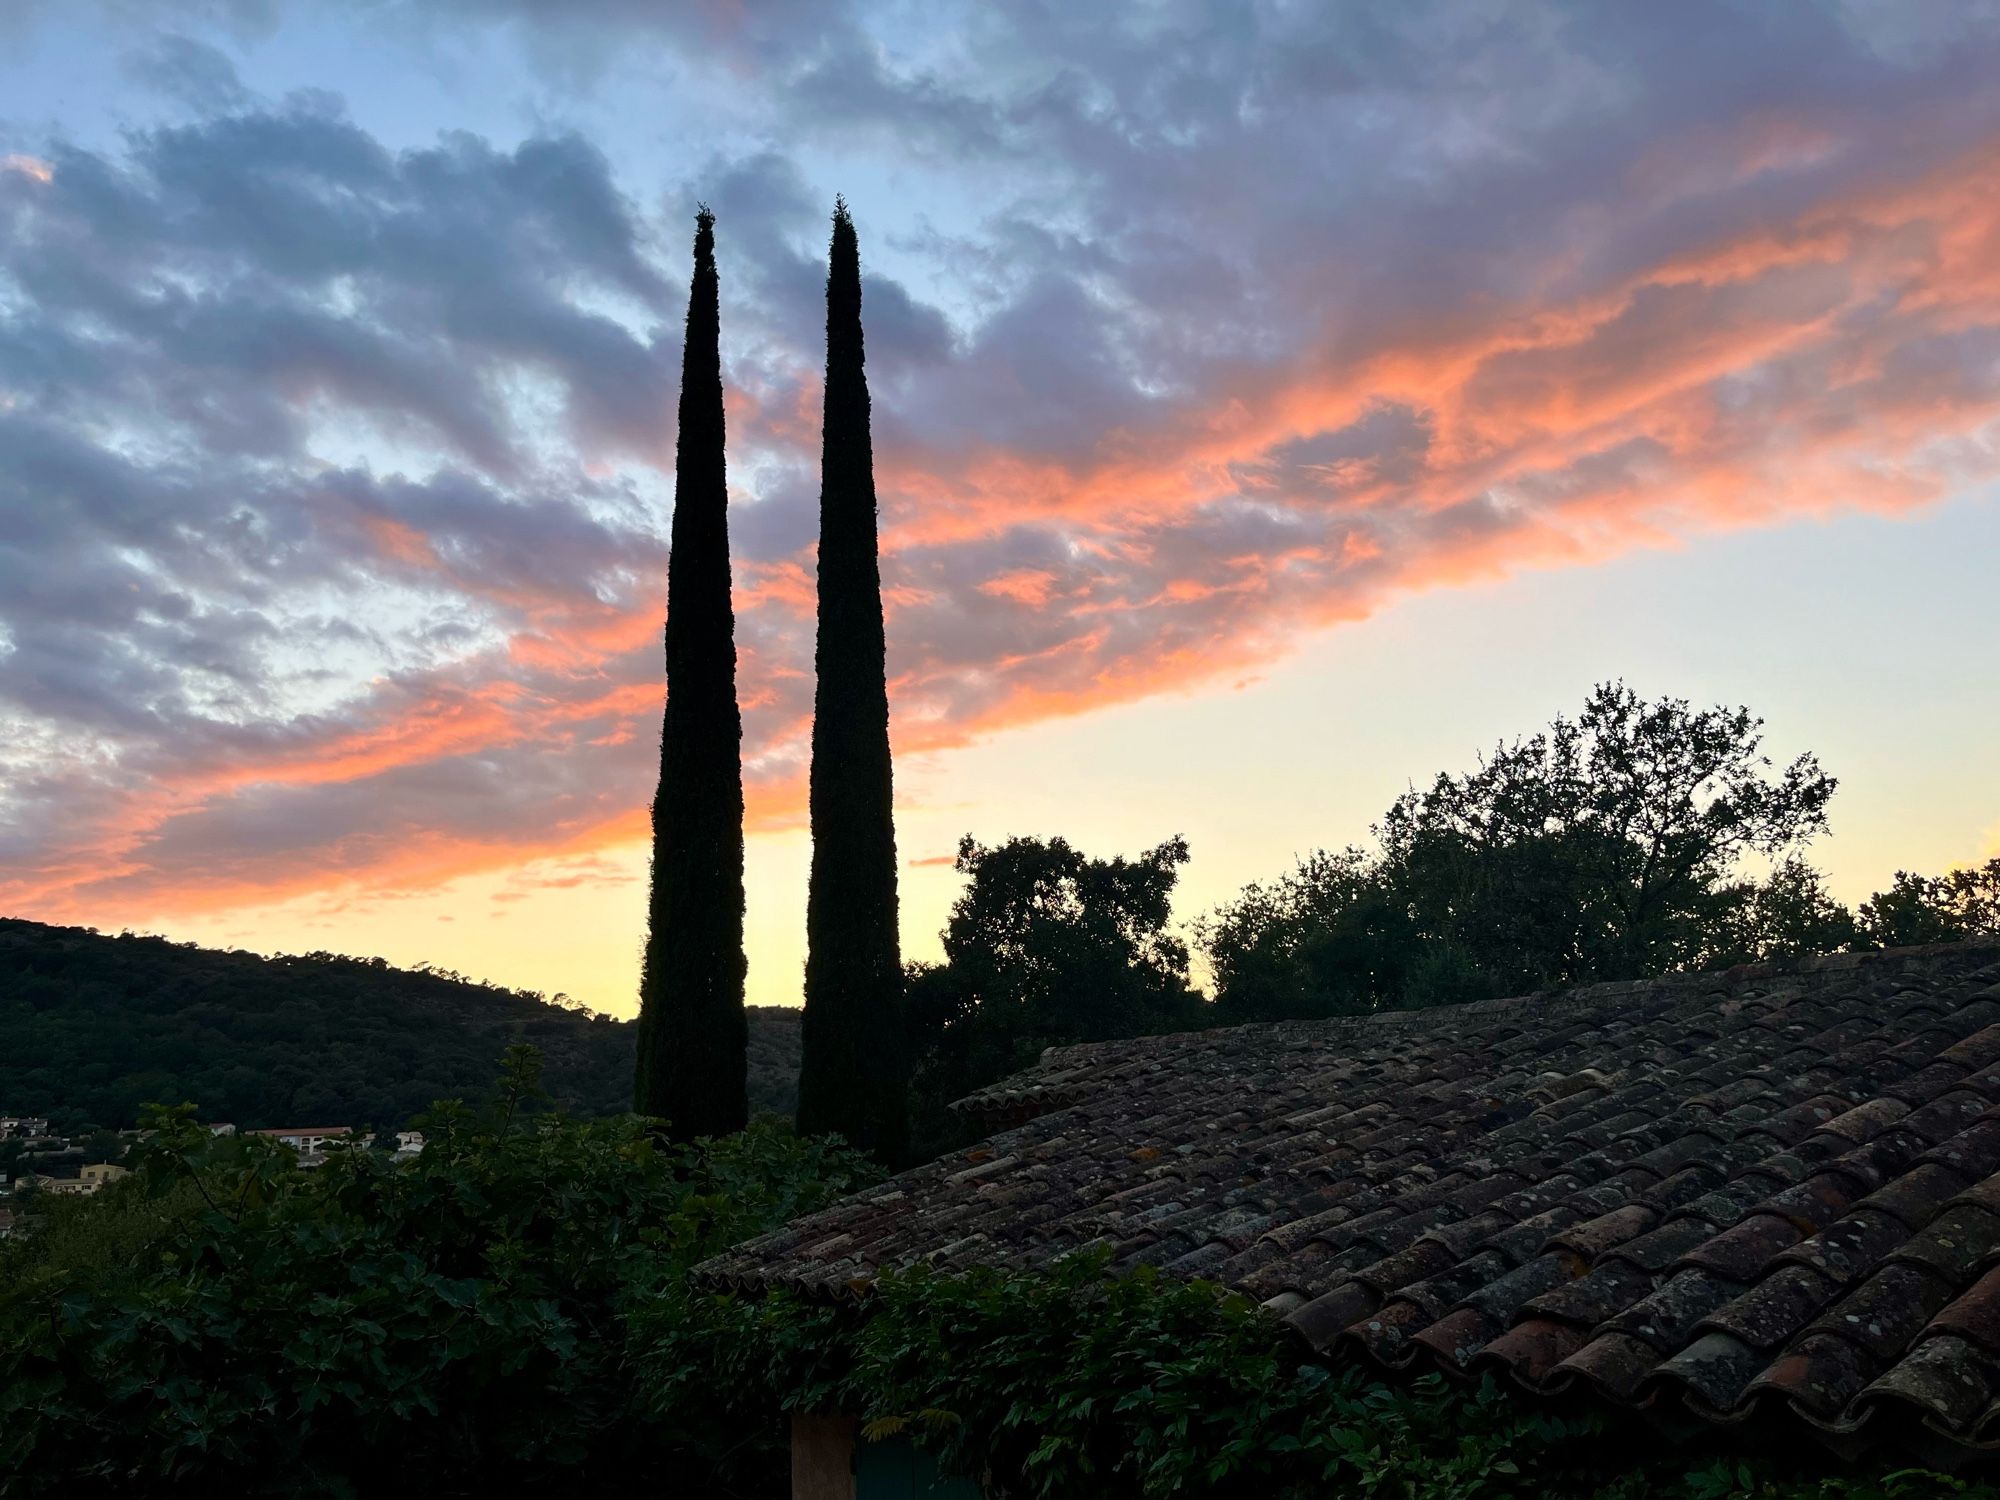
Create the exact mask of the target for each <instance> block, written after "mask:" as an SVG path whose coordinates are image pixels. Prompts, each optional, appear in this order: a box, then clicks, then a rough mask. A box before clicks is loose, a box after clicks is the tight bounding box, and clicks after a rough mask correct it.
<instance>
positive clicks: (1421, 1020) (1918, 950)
mask: <svg viewBox="0 0 2000 1500" xmlns="http://www.w3.org/2000/svg"><path fill="white" fill-rule="evenodd" d="M1982 953H2000V936H1993V937H1986V936H1981V937H1972V938H1964V939H1961V940H1959V941H1957V942H1951V943H1924V944H1914V945H1908V946H1904V947H1899V948H1871V949H1864V950H1861V951H1858V952H1846V953H1816V954H1808V955H1806V956H1804V957H1802V958H1790V959H1767V960H1763V961H1761V962H1758V963H1748V964H1735V965H1732V966H1731V967H1729V968H1726V969H1697V970H1694V971H1692V972H1687V973H1673V974H1656V975H1653V976H1652V977H1650V978H1647V979H1611V980H1602V981H1600V982H1598V983H1596V984H1587V985H1577V986H1574V987H1572V988H1570V989H1563V990H1536V991H1531V992H1530V993H1528V994H1525V995H1504V996H1496V997H1494V998H1491V999H1486V1000H1464V1001H1460V1002H1458V1003H1457V1004H1455V1005H1429V1006H1421V1007H1415V1008H1411V1009H1408V1010H1378V1011H1370V1012H1368V1013H1367V1014H1365V1015H1353V1016H1318V1017H1312V1018H1309V1019H1298V1020H1289V1021H1240V1022H1237V1023H1236V1024H1234V1025H1230V1026H1205V1027H1202V1028H1200V1029H1198V1030H1193V1031H1163V1032H1156V1033H1153V1034H1152V1035H1149V1036H1138V1037H1119V1038H1115V1039H1112V1040H1108V1041H1101V1042H1071V1043H1069V1044H1067V1045H1065V1046H1059V1047H1048V1048H1044V1049H1043V1051H1042V1054H1041V1056H1040V1057H1038V1058H1037V1059H1036V1060H1035V1061H1034V1062H1033V1063H1032V1064H1031V1065H1029V1066H1028V1067H1026V1068H1023V1069H1021V1070H1020V1071H1018V1072H1015V1073H1010V1074H1009V1075H1007V1077H1005V1078H1002V1079H997V1080H995V1081H994V1082H993V1083H990V1084H988V1085H986V1086H985V1087H984V1088H980V1089H975V1090H974V1091H973V1092H971V1093H970V1094H967V1095H966V1096H965V1097H964V1098H963V1099H958V1100H954V1101H953V1103H952V1106H951V1107H952V1108H953V1109H977V1108H978V1107H979V1106H980V1105H981V1104H982V1103H983V1102H984V1101H985V1100H987V1099H988V1098H989V1097H993V1098H999V1099H1005V1100H1010V1101H1011V1100H1021V1099H1023V1098H1025V1097H1026V1096H1028V1095H1029V1094H1030V1093H1031V1092H1032V1091H1033V1089H1034V1083H1033V1080H1034V1079H1035V1077H1036V1076H1037V1075H1039V1074H1044V1073H1051V1072H1060V1071H1064V1070H1065V1069H1066V1068H1070V1067H1079V1066H1083V1065H1086V1064H1088V1063H1090V1062H1092V1061H1095V1060H1096V1059H1098V1058H1100V1057H1103V1056H1105V1055H1107V1054H1109V1053H1110V1052H1111V1050H1112V1049H1114V1048H1125V1049H1131V1048H1134V1047H1135V1045H1137V1046H1149V1047H1157V1048H1160V1049H1163V1050H1164V1049H1167V1048H1179V1047H1187V1046H1195V1045H1199V1044H1201V1043H1202V1042H1204V1041H1214V1040H1219V1039H1221V1038H1223V1037H1226V1036H1235V1035H1240V1034H1242V1033H1244V1032H1250V1031H1262V1032H1268V1033H1270V1034H1273V1035H1286V1034H1288V1035H1292V1036H1297V1037H1301V1038H1305V1037H1312V1038H1325V1039H1332V1038H1338V1037H1342V1036H1348V1035H1369V1034H1382V1033H1389V1034H1395V1033H1398V1032H1409V1033H1422V1032H1426V1031H1432V1030H1435V1029H1437V1028H1439V1027H1442V1026H1446V1025H1449V1024H1451V1023H1452V1022H1454V1021H1458V1020H1462V1019H1464V1018H1465V1017H1468V1016H1476V1017H1485V1016H1495V1015H1505V1014H1507V1013H1509V1012H1511V1011H1516V1010H1521V1011H1527V1010H1532V1011H1533V1012H1534V1013H1536V1014H1537V1015H1555V1014H1560V1015H1567V1016H1574V1015H1584V1014H1589V1013H1591V1012H1594V1011H1597V1010H1599V1009H1603V1008H1605V1007H1608V1006H1610V1005H1612V1004H1613V1003H1619V1004H1622V1005H1629V1004H1630V1002H1631V1000H1632V998H1633V997H1634V996H1635V995H1638V994H1642V993H1655V994H1658V993H1661V992H1665V997H1666V998H1668V999H1669V1000H1671V999H1673V998H1678V997H1677V996H1676V995H1675V993H1674V992H1676V991H1689V990H1702V991H1713V990H1716V989H1720V988H1730V987H1734V986H1737V985H1741V984H1745V983H1748V982H1750V981H1753V980H1759V979H1787V978H1793V977H1798V976H1816V975H1821V974H1838V973H1847V972H1849V971H1851V970H1854V969H1860V968H1870V967H1875V966H1878V965H1889V964H1907V963H1909V962H1911V961H1912V960H1925V959H1935V958H1952V957H1959V956H1964V957H1967V958H1973V957H1975V956H1976V955H1979V954H1982Z"/></svg>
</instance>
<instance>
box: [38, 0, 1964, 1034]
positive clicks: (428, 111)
mask: <svg viewBox="0 0 2000 1500" xmlns="http://www.w3.org/2000/svg"><path fill="white" fill-rule="evenodd" d="M1996 76H2000V7H1996V6H1994V5H1991V4H1970V3H1957V0H1952V3H1945V0H1937V3H1927V0H1886V3H1875V0H1867V3H1862V0H1851V3H1835V0H1827V3H1822V4H1806V3H1776V4H1767V3H1754V4H1753V3H1747V0H1746V3H1742V4H1708V3H1702V0H1690V3H1687V4H1681V5H1674V6H1661V5H1654V4H1650V3H1631V4H1624V3H1610V4H1595V3H1591V4H1583V3H1579V4H1575V5H1556V4H1544V3H1538V0H1504V3H1479V0H1460V3H1451V4H1426V3H1413V0H1382V3H1354V4H1345V5H1341V6H1326V5H1320V4H1309V3H1298V0H1281V3H1280V0H1271V3H1248V4H1236V3H1230V4H1212V5H1209V4H1194V3H1148V4H1134V5H1129V6H1120V7H1098V6H1076V5H1071V4H1060V3H1055V0H1048V3H999V4H990V5H975V4H945V3H932V0H925V3H921V4H919V3H907V4H904V3H867V0H861V3H837V0H777V3H763V4H749V3H745V0H688V3H666V0H660V3H650V0H568V3H566V4H563V5H561V6H556V5H551V4H547V3H545V0H426V3H424V4H421V5H419V4H417V3H416V0H340V3H334V0H143V3H142V0H8V3H7V4H6V5H4V6H0V912H4V913H6V914H10V915H18V916H27V917H34V918H38V919H41V920H45V921H56V922H68V923H80V924H85V925H90V926H95V927H97V928H99V929H101V930H106V931H116V930H120V929H123V928H128V927H129V928H132V929H135V930H144V931H155V932H163V933H166V934H168V935H170V936H173V937H175V938H179V939H185V940H193V941H200V942H205V943H221V944H227V945H230V946H242V947H248V948H253V949H257V950H260V951H266V952H272V951H287V952H305V951H314V950H326V951H333V952H352V953H362V954H380V955H382V956H384V957H386V958H388V959H390V960H391V961H393V962H398V963H417V962H428V963H432V964H435V965H438V966H440V967H443V968H447V969H453V970H457V971H459V972H463V973H466V974H469V975H473V976H475V977H480V978H486V979H492V980H495V981H498V982H501V983H505V984H509V985H515V986H521V987H528V988H533V989H538V990H543V991H547V992H556V991H560V992H563V993H566V994H568V995H570V996H572V997H574V998H575V999H577V1000H580V1001H582V1002H584V1003H586V1004H589V1005H591V1006H593V1007H595V1008H598V1009H602V1010H607V1011H610V1012H613V1013H616V1014H621V1015H629V1014H631V1013H632V1012H633V1011H634V1010H635V1009H636V986H637V972H638V959H639V952H640V948H641V944H642V941H643V921H644V906H645V890H646V869H647V843H646V840H647V826H648V824H647V818H648V813H647V809H648V805H649V803H650V800H651V797H652V794H653V790H654V786H655V783H656V781H657V777H658V749H659V727H660V712H661V703H662V699H663V695H664V682H663V666H662V655H661V643H660V637H661V627H662V623H663V617H664V609H665V562H666V537H667V534H668V527H669V523H670V517H671V514H672V504H673V458H674V443H675V433H674V410H675V400H676V395H677V390H678V382H679V367H680V336H681V327H682V321H683V318H684V315H685V306H686V289H687V276H688V272H689V268H690V247H691V239H692V232H693V213H694V209H695V205H696V204H697V202H705V203H707V204H709V205H710V206H711V207H712V208H713V209H714V211H715V213H716V216H717V224H716V236H717V257H718V263H719V267H720V273H721V281H722V320H723V356H724V378H725V384H726V388H727V393H728V394H727V404H728V422H729V464H730V488H731V498H730V507H731V510H730V528H731V544H732V550H733V558H734V568H735V589H736V608H737V632H738V652H739V665H738V683H739V692H740V694H741V696H742V701H743V708H744V722H745V744H744V753H745V777H746V790H747V800H748V813H749V844H748V854H747V860H748V902H749V909H748V918H747V922H748V928H747V934H748V947H749V960H750V979H749V986H750V999H751V1000H752V1001H753V1002H755V1003H765V1004H795V1003H797V1002H798V998H799V991H800V985H801V974H802V965H803V949H804V910H805V884H806V873H807V868H808V862H809V844H808V839H807V834H806V830H805V827H804V822H805V796H804V792H805V778H806V770H807V749H808V744H809V729H810V725H809V715H810V708H811V697H812V680H811V667H812V638H813V602H814V592H813V591H814V539H815V534H816V528H817V501H818V474H817V462H818V443H819V400H820V380H821V373H822V369H823V347H822V338H823V327H824V308H823V302H822V297H823V286H824V276H825V269H824V266H825V247H826V240H827V232H828V216H829V213H830V210H831V207H832V203H833V199H834V195H835V194H836V193H841V194H844V195H845V196H846V198H847V200H848V202H849V203H850V204H851V205H852V208H853V211H854V215H855V219H856V222H857V225H858V227H859V231H860V235H861V246H862V256H863V266H864V282H863V296H864V306H863V314H864V321H865V325H866V330H867V338H868V358H869V378H870V383H871V389H872V394H873V397H874V417H875V449H876V461H877V485H878V489H879V492H880V496H881V504H882V524H883V548H884V555H883V573H884V585H885V598H886V609H887V627H888V638H889V665H890V675H891V683H890V696H891V703H892V718H893V725H892V734H893V741H894V747H895V751H896V755H897V764H896V775H897V783H896V786H897V832H898V843H899V852H900V856H901V858H902V860H903V862H904V868H903V870H902V875H901V879H902V921H903V932H904V948H905V953H906V956H911V957H917V958H925V957H930V956H934V955H935V954H936V953H937V952H938V946H937V932H938V930H939V928H940V927H941V926H942V924H943V922H944V919H945V917H946V914H947V912H948V909H949V906H950V903H951V901H952V899H953V897H954V896H955V895H956V893H957V891H958V889H959V877H958V876H957V875H956V874H955V873H954V872H953V870H952V869H951V855H952V852H953V850H954V849H955V847H956V845H957V842H958V839H959V837H960V836H961V835H962V834H965V833H971V834H973V835H975V836H976V837H977V838H979V839H980V840H981V841H983V842H987V843H991V842H994V841H997V840H999V839H1003V838H1005V837H1008V836H1010V835H1014V834H1027V835H1040V836H1048V835H1054V834H1061V835H1063V836H1064V837H1066V838H1068V839H1069V840H1070V841H1071V842H1072V843H1073V844H1076V845H1078V846H1079V847H1081V848H1083V849H1084V850H1085V851H1087V852H1089V853H1093V854H1105V855H1108V854H1113V853H1127V854H1129V853H1136V852H1138V851H1139V850H1141V849H1145V848H1148V847H1151V846H1153V845H1156V844H1158V843H1160V842H1161V841H1162V840H1164V839H1166V838H1168V837H1170V836H1172V835H1174V834H1184V835H1185V836H1186V837H1187V838H1188V840H1189V843H1190V845H1191V848H1192V852H1193V860H1192V863H1191V864H1190V865H1189V866H1188V867H1187V869H1186V871H1185V872H1184V875H1183V879H1182V887H1181V892H1180V896H1179V898H1178V900H1177V904H1176V910H1177V913H1178V914H1179V916H1180V917H1181V918H1183V919H1186V918H1190V917H1193V916H1194V915H1196V914H1198V913H1199V912H1201V911H1203V910H1205V909H1208V908H1211V907H1213V906H1214V905H1216V904H1217V903H1218V902H1221V901H1224V900H1226V899H1228V898H1229V896H1230V895H1231V894H1232V893H1233V892H1235V891H1236V890H1237V889H1239V888H1240V887H1241V886H1242V885H1243V884H1244V883H1245V882H1247V881H1250V880H1253V879H1259V878H1268V877H1272V876H1275V875H1277V874H1279V873H1281V872H1282V871H1283V870H1285V869H1286V868H1287V867H1289V865H1290V864H1291V862H1292V861H1293V860H1294V858H1295V857H1297V856H1299V855H1302V854H1304V853H1306V852H1308V851H1309V850H1311V849H1314V848H1318V847H1322V846H1325V847H1339V846H1343V845H1346V844H1349V843H1354V842H1365V840H1366V839H1367V836H1368V828H1369V825H1370V823H1371V822H1372V821H1373V820H1374V819H1375V818H1376V817H1377V816H1379V815H1380V813H1381V812H1382V811H1383V810H1384V809H1385V808H1386V807H1387V806H1388V804H1389V802H1390V801H1391V800H1392V799H1393V798H1394V797H1395V796H1396V795H1397V794H1398V793H1399V792H1401V791H1402V790H1404V789H1405V788H1406V787H1407V786H1408V785H1410V784H1411V783H1412V782H1413V781H1424V780H1428V778H1429V777H1430V776H1431V775H1432V774H1434V773H1436V772H1438V771H1440V770H1463V769H1468V768H1469V767H1470V766H1471V765H1472V764H1474V763H1475V759H1476V756H1477V754H1478V752H1479V751H1480V750H1481V749H1482V748H1484V747H1489V746H1491V745H1493V744H1494V743H1496V742H1497V741H1499V740H1500V739H1502V738H1503V737H1511V736H1514V735H1518V734H1525V733H1529V732H1532V731H1533V730H1534V729H1536V728H1537V727H1539V726H1541V725H1544V724H1546V723H1547V722H1548V720H1549V719H1550V718H1551V717H1552V716H1554V715H1555V714H1557V713H1561V712H1565V711H1568V712H1572V713H1573V712H1574V711H1575V710H1576V709H1577V708H1578V707H1579V706H1580V705H1581V703H1582V701H1583V699H1584V696H1585V694H1586V693H1587V692H1588V690H1589V688H1590V687H1591V685H1592V684H1593V683H1596V682H1601V681H1605V680H1609V679H1613V678H1623V679H1625V680H1626V681H1627V682H1628V683H1630V685H1631V686H1632V687H1634V688H1635V689H1636V690H1638V691H1639V692H1641V693H1642V694H1644V695H1646V696H1649V697H1652V696H1660V695H1668V694H1670V695H1673V696H1676V697H1683V698H1687V699H1690V700H1693V701H1694V702H1696V703H1699V704H1708V703H1730V704H1736V703H1742V704H1747V705H1749V706H1750V707H1751V708H1752V709H1753V710H1755V711H1756V712H1757V713H1759V714H1760V715H1762V716H1763V717H1764V719H1765V721H1766V733H1767V736H1768V741H1767V743H1768V748H1769V750H1770V752H1771V753H1772V754H1773V756H1774V757H1776V758H1778V759H1780V760H1784V759H1789V758H1790V757H1791V756H1792V755H1795V754H1798V753H1800V752H1802V751H1808V750H1810V751H1812V752H1814V753H1816V754H1817V755H1818V756H1819V758H1820V759H1821V761H1822V762H1823V763H1824V765H1825V767H1826V769H1827V770H1828V771H1830V772H1831V773H1832V774H1834V775H1835V776H1837V777H1838V778H1839V779H1840V782H1841V789H1840V791H1839V793H1838V794H1837V796H1836V797H1835V799H1834V802H1833V804H1832V807H1831V818H1832V831H1831V833H1830V835H1828V836H1827V837H1825V838H1823V839H1822V840H1821V841H1820V842H1818V843H1817V844H1815V845H1814V847H1813V849H1812V851H1811V855H1812V858H1813V859H1814V861H1815V862H1816V863H1817V864H1819V865H1820V866H1821V867H1822V868H1823V869H1825V870H1826V871H1827V873H1828V875H1829V878H1830V880H1831V883H1832V885H1833V888H1834V890H1835V892H1836V893H1837V894H1839V895H1840V896H1842V897H1843V898H1845V899H1848V900H1850V901H1852V900H1858V899H1859V898H1861V897H1863V896H1865V895H1867V894H1868V893H1869V892H1870V891H1872V890H1874V889H1877V888H1879V887H1880V886H1882V885H1884V884H1886V883H1887V881H1888V879H1889V877H1890V875H1891V874H1892V873H1893V872H1894V871H1895V870H1898V869H1911V870H1920V871H1925V872H1937V871H1941V870H1943V869H1945V868H1948V867H1950V866H1952V865H1955V864H1961V863H1966V862H1969V861H1972V860H1974V859H1977V858H1980V857H1982V856H1983V855H1986V854H1989V853H2000V692H1996V691H1995V687H1996V674H1997V673H2000V666H1997V665H1996V663H2000V651H1996V648H2000V609H1997V608H1996V597H2000V589H1996V584H1995V579H1996V577H2000V90H1995V89H1993V88H1992V87H1991V86H1990V81H1991V79H1992V78H1994V77H1996Z"/></svg>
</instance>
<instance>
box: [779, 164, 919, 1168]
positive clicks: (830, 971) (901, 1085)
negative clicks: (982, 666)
mask: <svg viewBox="0 0 2000 1500" xmlns="http://www.w3.org/2000/svg"><path fill="white" fill-rule="evenodd" d="M868 423H869V413H868V376H867V371H866V368H865V351H864V348H863V341H862V332H861V252H860V246H859V243H858V242H857V240H856V238H855V233H854V220H853V219H852V218H851V217H850V216H849V214H848V212H847V204H846V202H845V201H837V202H836V205H835V208H834V215H833V239H832V244H831V247H830V251H829V268H828V273H827V280H826V409H825V425H824V429H823V435H822V447H821V457H820V534H819V632H818V639H817V645H816V647H815V653H814V667H815V670H816V673H817V682H816V686H815V689H814V693H813V734H812V776H811V781H812V785H811V794H810V796H811V816H812V846H813V852H812V875H811V883H810V885H809V887H808V890H807V896H806V984H805V999H806V1003H805V1020H804V1023H803V1028H804V1030H803V1053H802V1058H801V1063H800V1074H799V1115H798V1118H799V1128H800V1130H802V1131H804V1132H806V1133H808V1134H819V1133H822V1132H836V1133H838V1134H840V1135H842V1136H845V1137H846V1138H847V1139H848V1140H850V1141H852V1142H853V1143H854V1144H855V1145H856V1146H858V1147H860V1148H861V1149H863V1150H865V1151H868V1152H869V1153H871V1154H872V1155H874V1156H875V1157H876V1158H877V1159H879V1160H882V1161H896V1160H899V1159H900V1158H901V1156H902V1154H903V1149H904V1140H905V1133H906V1129H907V1126H906V1118H905V1107H906V1106H905V1099H904V1091H905V1066H906V1065H905V1059H904V1043H903V1033H902V1018H901V1012H902V984H903V970H902V960H901V957H900V949H899V946H898V944H899V939H898V935H897V930H896V919H897V908H896V830H895V819H894V790H893V773H892V771H891V768H890V760H889V689H888V666H887V656H886V645H885V640H884V636H883V628H882V578H881V569H880V564H879V561H878V558H877V538H876V515H875V470H874V464H875V461H874V451H873V446H872V440H871V438H870V435H869V429H868Z"/></svg>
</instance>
